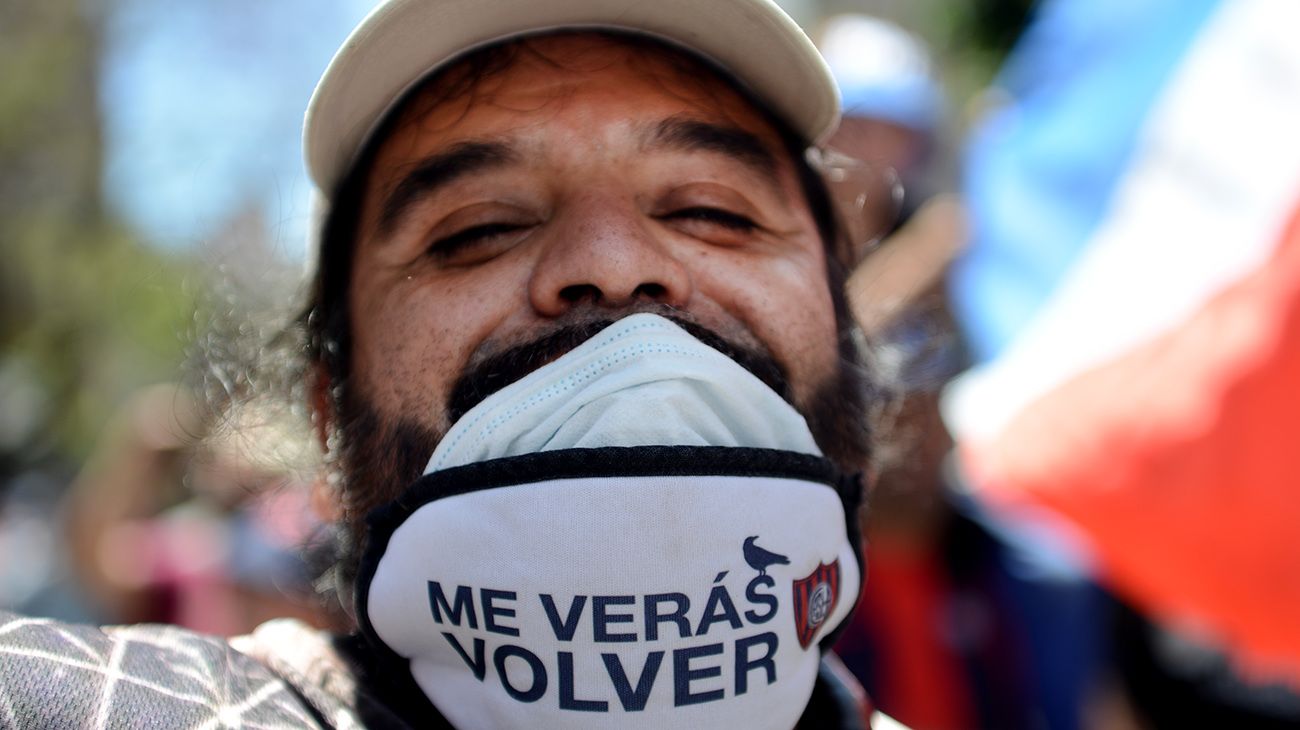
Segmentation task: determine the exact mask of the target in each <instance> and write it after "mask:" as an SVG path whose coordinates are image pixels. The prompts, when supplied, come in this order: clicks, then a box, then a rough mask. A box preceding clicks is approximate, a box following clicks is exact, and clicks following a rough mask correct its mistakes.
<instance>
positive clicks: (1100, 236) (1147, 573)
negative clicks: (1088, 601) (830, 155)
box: [944, 0, 1300, 728]
mask: <svg viewBox="0 0 1300 730" xmlns="http://www.w3.org/2000/svg"><path fill="white" fill-rule="evenodd" d="M1298 25H1300V5H1297V4H1295V3H1291V2H1285V1H1281V2H1278V1H1273V0H1239V1H1234V2H1219V1H1216V0H1196V1H1193V2H1181V1H1180V2H1174V1H1172V0H1169V1H1162V0H1143V1H1142V2H1130V1H1128V0H1124V1H1120V0H1109V1H1107V2H1092V1H1090V0H1089V1H1082V0H1051V1H1049V2H1045V3H1043V4H1042V5H1041V7H1040V9H1039V12H1038V13H1037V17H1036V19H1035V22H1034V24H1033V25H1032V26H1031V28H1030V30H1029V31H1028V33H1027V34H1026V35H1025V37H1024V38H1023V39H1022V41H1021V42H1020V44H1019V45H1018V46H1017V48H1016V49H1015V51H1014V53H1013V54H1012V56H1011V58H1010V59H1009V60H1008V62H1007V64H1006V65H1005V67H1004V69H1003V71H1002V73H1001V74H1000V76H999V78H998V81H997V83H996V87H995V91H994V92H993V93H991V94H990V97H989V100H990V102H991V103H990V104H988V107H989V113H988V114H987V116H986V117H985V118H984V119H982V120H981V122H980V124H979V126H978V128H977V129H976V131H975V133H974V135H973V137H972V141H971V145H970V149H969V153H968V156H967V165H966V171H967V179H966V185H965V193H966V196H967V200H968V206H969V212H970V219H971V223H972V226H971V227H972V233H973V235H972V240H971V244H970V245H969V246H968V248H967V249H966V251H965V252H964V253H963V255H962V256H961V257H960V258H959V260H958V262H957V263H956V265H955V266H954V267H953V269H952V273H951V277H950V289H951V294H952V302H953V311H954V313H955V314H956V315H957V318H958V321H959V323H960V325H961V327H962V331H963V333H964V334H965V336H966V338H967V341H968V342H969V343H970V346H971V352H972V354H973V358H974V361H975V368H974V369H973V370H972V371H971V372H969V373H967V374H966V375H963V376H962V377H961V378H960V379H959V380H958V381H956V382H955V383H954V384H953V386H951V387H950V389H949V391H948V392H947V393H946V394H945V402H944V410H945V420H946V422H947V423H948V425H949V426H950V428H951V430H952V432H953V434H954V437H955V438H956V441H957V444H958V449H959V452H960V455H961V460H960V462H961V468H962V471H963V473H964V481H965V483H966V484H968V485H969V486H970V488H971V490H972V492H973V493H974V495H975V496H976V498H977V499H979V500H980V501H981V503H983V504H984V505H985V506H986V507H988V508H989V509H991V510H995V511H996V512H997V513H998V514H999V515H1001V516H1003V517H1004V518H1007V519H1012V520H1015V521H1017V522H1018V523H1020V524H1024V525H1036V526H1037V528H1038V529H1039V530H1040V531H1043V532H1050V533H1052V534H1055V535H1057V536H1060V537H1063V538H1067V539H1068V541H1069V542H1070V543H1072V544H1074V545H1075V546H1076V547H1077V548H1078V549H1077V550H1076V554H1078V555H1080V556H1081V557H1082V560H1083V562H1082V564H1083V565H1085V566H1086V567H1087V568H1088V569H1089V570H1090V571H1091V572H1093V573H1094V574H1095V575H1096V576H1097V579H1098V580H1099V581H1101V582H1102V583H1103V584H1104V585H1105V586H1106V587H1107V588H1108V589H1109V590H1111V591H1113V592H1114V594H1115V595H1116V596H1117V597H1118V598H1119V600H1120V601H1121V602H1122V605H1121V606H1120V607H1119V608H1117V609H1116V617H1115V620H1114V622H1113V624H1112V628H1111V630H1110V638H1109V642H1108V643H1112V644H1113V649H1112V652H1113V662H1114V678H1113V681H1114V688H1115V690H1114V692H1113V693H1112V694H1108V695H1107V696H1106V700H1105V701H1103V702H1101V703H1099V704H1098V705H1097V707H1096V713H1095V717H1094V718H1093V722H1094V723H1095V725H1096V726H1097V727H1102V728H1131V727H1137V728H1185V727H1234V728H1236V727H1242V728H1246V727H1250V728H1254V727H1265V728H1267V727H1296V726H1298V725H1300V695H1298V694H1297V689H1298V688H1300V622H1297V620H1296V608H1297V606H1300V540H1298V539H1297V537H1296V535H1297V532H1296V525H1297V524H1300V500H1297V499H1296V494H1295V488H1296V485H1297V483H1300V461H1297V459H1296V456H1295V434H1296V433H1297V432H1300V387H1297V383H1300V135H1297V134H1296V133H1295V130H1296V129H1300V45H1297V44H1296V43H1295V38H1294V32H1293V31H1294V28H1296V27H1297V26H1298Z"/></svg>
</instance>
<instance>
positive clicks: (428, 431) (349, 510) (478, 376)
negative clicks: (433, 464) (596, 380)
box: [335, 307, 876, 585]
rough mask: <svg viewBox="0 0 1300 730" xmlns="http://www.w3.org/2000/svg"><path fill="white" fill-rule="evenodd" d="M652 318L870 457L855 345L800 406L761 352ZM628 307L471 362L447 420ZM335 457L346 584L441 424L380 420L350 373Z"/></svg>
mask: <svg viewBox="0 0 1300 730" xmlns="http://www.w3.org/2000/svg"><path fill="white" fill-rule="evenodd" d="M635 311H637V312H641V311H649V312H653V313H655V314H659V315H661V316H663V317H665V318H667V319H669V320H672V321H673V322H674V323H675V324H677V325H678V326H680V327H682V328H683V329H685V330H686V331H687V332H689V333H690V334H691V335H692V336H693V337H695V338H696V339H698V340H700V341H701V342H703V343H704V344H706V345H709V346H710V347H712V348H714V349H715V350H718V351H719V352H721V353H722V354H724V355H726V356H727V357H729V358H731V359H732V360H734V361H735V362H736V363H737V364H739V365H740V366H742V367H744V368H745V369H746V370H748V371H749V372H750V373H751V374H753V375H754V376H755V377H757V378H758V379H759V380H761V381H762V382H763V383H764V384H765V385H767V386H768V387H769V388H771V389H772V390H774V391H775V392H776V393H777V394H778V395H780V396H781V397H782V398H784V399H785V400H786V401H787V402H789V403H790V404H791V405H793V406H794V407H795V409H796V410H798V411H799V413H800V414H801V415H803V417H804V419H805V420H806V421H807V423H808V428H809V430H810V431H811V432H812V435H813V439H814V440H815V441H816V442H817V445H818V447H820V448H821V450H822V453H823V454H824V455H825V456H826V458H828V459H829V460H830V461H831V462H833V463H834V464H835V465H836V466H837V467H838V468H839V469H840V470H841V471H843V472H845V473H848V474H854V473H858V472H861V471H862V470H863V469H865V468H866V466H867V463H868V459H869V457H870V446H869V444H870V435H871V429H870V425H869V420H870V419H869V415H868V409H867V404H868V402H870V401H871V399H872V397H873V394H874V393H875V392H876V385H875V383H874V382H873V380H872V378H870V377H869V375H868V372H867V370H866V369H865V368H864V367H863V366H862V365H861V364H860V363H859V360H858V357H857V349H856V346H855V345H854V344H853V343H852V340H851V338H850V337H848V336H847V335H846V336H842V337H841V338H840V339H841V343H840V348H839V351H840V358H839V367H838V368H837V371H836V373H835V375H834V376H832V377H830V378H827V379H825V380H824V381H823V382H821V383H818V384H817V385H816V386H815V388H814V390H813V394H812V397H811V398H810V399H809V402H807V403H797V402H795V401H794V400H793V398H792V396H791V388H790V385H789V382H788V380H787V379H786V375H785V371H784V369H783V368H782V367H781V366H780V364H779V363H777V361H776V359H775V358H774V357H772V355H771V353H769V352H768V351H766V349H763V348H760V347H755V346H750V345H743V344H740V343H738V342H735V341H734V340H732V339H728V338H726V337H723V336H722V335H720V334H718V333H716V332H714V331H712V330H710V329H708V328H706V327H703V326H702V325H700V324H698V323H696V322H694V321H691V320H689V319H687V318H685V317H683V316H682V315H681V313H680V312H676V311H673V310H670V309H667V308H659V307H651V308H638V309H636V310H635ZM632 313H633V312H632V311H625V312H620V313H619V315H618V316H608V315H604V316H598V317H590V316H589V317H585V318H582V319H580V320H578V321H571V322H568V323H564V324H561V325H559V326H557V327H555V328H553V329H551V330H549V331H547V332H545V333H543V334H541V335H539V336H537V337H535V338H533V339H532V340H530V341H528V342H525V343H523V344H519V345H515V346H511V347H507V348H504V349H502V350H501V351H499V352H496V353H492V354H488V355H484V356H481V357H477V358H475V359H474V360H473V361H472V362H471V363H470V364H469V365H468V366H467V367H466V369H465V372H464V373H463V374H462V375H461V377H460V378H459V379H458V380H457V381H456V383H455V384H454V385H453V387H452V390H451V393H450V394H449V396H448V399H447V406H446V410H447V423H455V422H456V421H457V420H459V419H460V418H461V417H462V416H464V415H465V413H467V412H468V411H469V410H470V409H471V408H473V407H474V406H475V405H477V404H478V403H480V402H482V401H483V400H484V399H485V398H487V397H488V396H490V395H492V394H493V393H495V392H497V391H499V390H501V389H502V388H504V387H506V386H507V385H510V384H511V383H514V382H515V381H517V380H519V379H520V378H522V377H524V376H525V375H528V374H529V373H531V372H533V371H534V370H536V369H538V368H540V367H542V366H543V365H546V364H547V363H549V362H552V361H554V360H555V359H557V358H559V357H561V356H562V355H564V354H565V353H567V352H569V351H570V350H572V349H573V348H575V347H577V346H578V345H580V344H582V343H583V342H585V341H587V340H588V339H590V338H591V337H592V336H593V335H595V334H597V333H598V332H600V331H601V330H603V329H605V328H606V327H608V326H609V325H611V324H613V323H614V322H615V321H617V320H618V319H621V318H622V317H624V316H627V315H628V314H632ZM337 397H338V400H337V405H338V415H339V425H338V428H337V430H336V434H335V435H336V438H337V442H336V443H337V445H338V452H337V453H338V463H337V465H336V470H337V472H338V473H339V474H340V476H341V477H342V480H343V484H342V495H341V496H342V498H343V508H344V509H343V516H344V523H345V528H346V534H345V535H344V545H343V546H342V551H343V555H342V560H341V561H340V567H341V569H342V570H343V571H345V573H344V574H343V575H342V576H341V577H342V578H343V579H344V582H345V584H346V585H351V584H352V580H351V579H352V577H353V576H352V575H351V574H350V572H353V571H355V570H356V569H357V565H358V562H359V560H358V559H359V557H360V551H361V549H362V546H363V545H364V538H365V516H366V515H367V514H368V513H369V512H370V511H371V510H373V509H375V508H376V507H379V506H381V505H383V504H387V503H388V502H392V501H393V500H395V499H397V498H398V497H399V496H400V495H401V493H402V491H403V490H405V489H406V488H407V487H408V486H410V485H411V484H412V483H413V482H414V481H415V480H416V479H418V478H419V477H420V476H421V475H422V474H423V473H424V468H425V466H426V465H427V464H428V462H429V458H430V457H431V456H432V455H433V452H434V449H435V448H436V447H437V445H438V442H439V441H441V440H442V437H443V436H444V435H445V431H444V430H439V429H435V428H433V427H430V426H428V425H425V424H423V423H419V422H416V421H414V420H412V419H409V418H406V417H404V416H398V417H386V416H384V415H382V414H380V413H379V411H378V410H377V409H376V408H375V407H374V406H373V405H372V404H371V403H370V402H369V401H368V400H367V399H366V398H365V397H364V395H363V394H362V393H361V392H360V388H358V387H357V386H356V384H355V383H354V382H352V381H351V379H346V380H344V381H343V382H341V383H340V384H339V386H338V391H337Z"/></svg>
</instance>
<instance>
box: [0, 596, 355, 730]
mask: <svg viewBox="0 0 1300 730" xmlns="http://www.w3.org/2000/svg"><path fill="white" fill-rule="evenodd" d="M278 630H282V631H284V630H292V631H293V633H294V635H295V637H296V638H297V640H298V641H299V642H300V646H299V647H297V648H296V652H297V653H296V655H295V656H296V657H297V658H298V659H300V658H301V657H302V656H303V654H304V653H305V652H309V651H312V650H313V648H314V649H315V650H317V651H320V652H322V654H324V653H326V650H327V649H328V645H329V642H328V638H327V635H323V634H319V633H318V632H314V631H312V630H310V629H307V628H306V627H305V626H302V625H301V624H297V625H295V626H294V627H283V628H280V629H278ZM260 632H261V629H259V633H260ZM259 649H260V650H263V651H262V652H261V653H262V654H263V655H259V653H258V651H259ZM278 653H279V647H278V645H274V643H273V642H265V641H261V640H259V639H258V635H257V633H255V634H254V635H253V636H252V637H244V638H241V639H236V640H233V641H226V640H225V639H222V638H219V637H214V636H205V635H202V634H196V633H194V632H191V631H186V630H183V629H179V628H176V627H172V626H159V625H139V626H116V627H105V628H99V627H94V626H82V625H75V624H66V623H61V622H57V621H52V620H49V619H39V618H27V617H23V616H17V615H14V614H10V613H3V612H0V726H3V727H6V728H8V727H14V728H44V727H145V726H167V727H197V726H201V725H204V724H211V725H216V726H222V727H240V726H251V727H284V728H344V727H361V723H360V722H358V721H357V719H356V715H355V713H354V712H353V710H352V709H351V708H350V707H349V704H348V701H347V695H346V694H336V695H331V694H330V693H329V691H326V690H321V689H319V688H318V686H317V685H315V684H313V683H312V681H311V678H310V677H307V676H303V675H300V674H298V673H297V672H296V671H295V670H294V669H293V667H294V666H295V662H297V661H298V659H296V660H295V662H288V661H286V662H282V666H276V663H275V662H274V661H273V657H275V656H276V655H277V654H278ZM269 658H271V659H269ZM318 660H319V662H326V663H331V660H330V659H329V658H328V657H325V656H321V657H318ZM331 666H335V667H336V668H337V669H338V670H339V671H346V668H345V666H344V665H343V664H342V663H341V662H332V663H331ZM337 685H338V682H337V681H336V682H335V686H337ZM308 695H315V696H314V697H313V696H308Z"/></svg>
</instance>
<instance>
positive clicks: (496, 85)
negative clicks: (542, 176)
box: [377, 32, 782, 164]
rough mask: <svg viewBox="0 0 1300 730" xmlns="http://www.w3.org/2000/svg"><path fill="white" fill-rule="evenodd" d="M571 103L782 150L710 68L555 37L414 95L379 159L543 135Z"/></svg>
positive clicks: (473, 61)
mask: <svg viewBox="0 0 1300 730" xmlns="http://www.w3.org/2000/svg"><path fill="white" fill-rule="evenodd" d="M574 97H582V98H583V99H586V100H596V101H598V102H601V103H602V105H603V106H604V107H605V108H606V109H609V110H614V112H615V113H614V114H613V116H614V117H617V116H618V115H619V113H620V112H621V113H623V114H624V115H625V116H626V117H627V118H628V119H629V120H630V119H631V118H632V117H636V116H639V117H642V118H644V117H647V116H652V115H655V114H656V113H658V114H660V115H663V116H667V115H682V114H683V113H685V114H686V115H689V116H693V117H698V118H701V119H705V120H710V121H717V122H724V123H727V124H730V125H733V126H736V127H739V128H742V129H745V130H746V131H750V132H752V133H755V134H757V135H759V136H760V137H762V138H763V139H764V141H765V142H767V143H769V144H770V145H771V146H772V147H774V148H778V147H780V146H781V144H782V143H781V134H780V132H778V131H777V126H778V123H777V122H776V120H775V118H774V117H773V116H772V115H771V113H770V112H768V111H767V110H766V109H765V108H764V107H762V106H761V105H760V104H759V103H757V102H756V101H754V100H753V99H752V98H750V97H749V96H748V94H747V93H745V92H744V91H742V90H741V87H740V85H739V84H738V83H737V82H736V81H734V80H732V79H731V78H729V77H727V76H725V75H724V74H723V73H722V72H721V71H720V70H718V69H717V68H715V67H714V66H712V65H711V64H709V63H707V62H705V61H703V60H701V59H699V58H696V57H695V56H693V55H691V54H689V53H687V52H685V51H682V50H680V49H677V48H675V47H672V46H669V45H667V44H665V43H662V42H660V41H657V40H654V39H651V38H648V37H641V36H632V35H623V34H613V33H606V32H562V33H553V34H548V35H541V36H533V37H527V38H523V39H518V40H514V41H510V42H507V43H504V44H499V45H496V46H493V47H490V48H487V49H482V50H479V51H475V52H473V53H471V54H469V55H468V56H467V57H465V58H463V59H461V60H459V61H457V62H455V63H453V64H452V65H451V66H449V67H448V68H446V69H443V70H441V71H439V72H438V73H436V74H435V75H434V76H432V77H431V78H430V79H428V80H426V81H425V82H423V83H422V84H420V85H419V86H417V87H416V89H415V90H413V91H412V92H410V93H409V94H408V95H407V96H406V98H405V99H404V100H403V101H402V102H401V103H400V104H399V105H398V107H397V110H396V111H395V112H394V113H393V114H392V115H391V117H390V120H389V122H388V123H387V124H386V125H385V127H384V128H383V129H381V131H380V132H379V133H378V140H377V143H378V147H379V155H378V158H379V160H380V162H381V164H382V160H383V158H385V157H392V153H393V152H394V148H398V151H399V154H400V151H401V148H405V147H407V146H408V145H410V144H411V143H413V142H415V143H418V142H419V141H421V140H426V139H430V138H447V137H448V136H449V135H450V136H455V135H473V136H480V137H482V136H489V135H491V134H492V133H494V132H500V131H515V130H518V129H520V128H525V127H530V128H544V127H546V126H547V124H546V122H547V120H548V119H549V118H550V117H549V116H548V112H553V111H555V110H557V109H558V108H560V107H562V106H564V105H565V103H566V102H567V101H570V100H572V99H573V98H574ZM591 121H592V122H593V124H594V123H598V122H601V121H608V120H601V119H594V118H593V119H592V120H591ZM394 140H397V141H399V142H401V143H404V144H394ZM774 151H775V150H774Z"/></svg>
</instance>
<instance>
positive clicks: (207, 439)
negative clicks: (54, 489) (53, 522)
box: [63, 385, 331, 636]
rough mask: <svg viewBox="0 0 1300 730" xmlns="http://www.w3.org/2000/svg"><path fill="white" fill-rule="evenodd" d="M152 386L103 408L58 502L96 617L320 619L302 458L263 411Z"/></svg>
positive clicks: (230, 628)
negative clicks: (94, 440) (98, 433)
mask: <svg viewBox="0 0 1300 730" xmlns="http://www.w3.org/2000/svg"><path fill="white" fill-rule="evenodd" d="M205 409H206V406H202V405H200V404H198V403H197V402H196V401H195V397H194V396H193V395H191V394H190V393H189V392H188V391H187V390H186V389H184V388H181V387H177V386H174V385H159V386H155V387H153V388H150V389H147V390H145V391H142V392H140V393H138V394H137V395H135V396H134V397H133V398H131V399H130V401H128V403H127V404H126V405H125V406H124V407H123V408H122V410H121V412H120V413H119V414H118V416H117V417H116V418H114V420H113V423H112V425H111V426H110V427H109V429H108V430H107V432H106V434H105V437H104V439H103V440H102V442H101V443H100V445H99V447H98V448H97V450H96V452H95V454H94V455H93V456H92V457H91V459H90V460H89V461H88V463H87V464H86V466H85V468H84V469H83V470H82V473H81V474H80V475H79V476H78V477H77V479H76V480H75V481H74V483H73V486H72V489H71V491H70V492H69V494H68V496H67V498H66V500H65V504H64V506H63V517H64V523H65V528H64V532H65V534H66V535H67V536H68V545H69V548H70V552H71V557H72V564H73V567H74V568H75V574H76V576H77V577H78V579H79V580H80V584H81V585H82V587H83V588H84V589H85V590H86V592H87V593H88V594H89V595H90V597H91V598H92V599H93V602H94V604H95V605H96V606H97V608H98V613H99V614H100V615H101V616H102V617H103V618H102V619H101V620H102V621H104V622H106V623H169V624H175V625H177V626H182V627H185V628H189V629H194V630H196V631H202V632H204V633H211V634H220V635H227V636H231V635H237V634H241V633H246V632H248V631H251V630H253V629H254V628H256V627H257V626H258V624H261V623H262V622H264V621H267V620H269V619H271V618H275V617H279V616H291V617H295V618H298V619H300V620H303V621H306V622H308V623H310V624H312V625H315V626H319V627H322V628H323V627H326V626H328V625H330V624H331V617H330V615H329V614H328V613H327V608H326V604H325V603H324V602H323V601H321V600H320V599H319V597H318V596H317V595H316V593H315V591H314V590H313V587H312V579H313V578H314V576H313V574H312V571H313V570H314V566H312V565H310V564H309V560H310V558H309V557H308V554H309V552H310V551H311V550H312V549H313V548H314V549H316V550H320V549H327V548H322V547H320V546H321V545H323V544H324V545H327V544H328V543H329V540H328V539H323V538H322V535H320V534H317V533H318V532H319V531H321V530H322V529H323V528H322V526H321V525H320V523H319V521H318V520H316V519H315V518H314V514H313V511H312V509H311V507H310V505H309V504H308V502H309V495H310V485H309V483H308V482H307V481H304V478H303V477H302V476H299V475H301V474H304V473H307V472H306V469H308V468H310V463H309V461H308V460H307V459H306V458H305V456H304V455H303V454H301V453H290V450H291V449H293V445H294V444H295V443H302V441H301V439H295V438H294V435H293V433H291V432H290V431H289V430H288V428H287V426H286V424H283V423H277V422H276V421H275V420H274V419H272V418H271V417H270V415H269V413H266V412H261V411H259V410H258V409H256V408H252V407H247V406H245V407H243V408H241V409H240V410H239V411H238V413H227V414H207V413H205Z"/></svg>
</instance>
